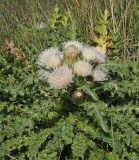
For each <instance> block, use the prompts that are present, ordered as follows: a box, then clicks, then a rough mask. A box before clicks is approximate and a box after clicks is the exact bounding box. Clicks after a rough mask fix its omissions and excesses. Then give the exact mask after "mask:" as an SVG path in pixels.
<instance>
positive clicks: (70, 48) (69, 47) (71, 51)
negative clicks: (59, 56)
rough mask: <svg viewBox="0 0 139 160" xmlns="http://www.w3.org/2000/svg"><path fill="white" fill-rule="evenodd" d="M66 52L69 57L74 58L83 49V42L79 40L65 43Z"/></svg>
mask: <svg viewBox="0 0 139 160" xmlns="http://www.w3.org/2000/svg"><path fill="white" fill-rule="evenodd" d="M63 47H64V54H65V55H66V56H67V57H70V58H74V57H76V56H77V55H78V54H79V53H80V52H81V49H82V44H81V43H80V42H78V41H68V42H64V43H63Z"/></svg>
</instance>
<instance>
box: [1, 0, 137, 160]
mask: <svg viewBox="0 0 139 160" xmlns="http://www.w3.org/2000/svg"><path fill="white" fill-rule="evenodd" d="M20 2H21V1H20ZM32 2H34V1H32ZM38 2H39V1H38ZM84 2H85V1H84ZM0 3H2V2H0ZM11 3H14V4H15V1H12V2H11ZM119 3H123V2H121V1H119ZM119 3H118V4H119ZM15 6H19V5H18V3H17V1H16V4H15ZM119 6H120V7H121V6H122V5H119ZM7 7H8V6H7ZM49 7H50V6H49ZM49 7H48V8H49ZM11 8H12V7H11ZM25 8H27V7H25ZM28 8H29V7H28ZM32 8H33V7H32ZM34 8H36V7H34ZM42 8H43V5H42ZM18 9H20V7H19V8H18ZM22 9H23V8H22ZM22 9H21V11H22ZM54 9H55V11H54V12H53V13H52V14H51V15H52V17H51V16H50V17H51V18H52V19H51V18H50V24H51V25H50V26H49V25H48V27H47V28H45V29H43V30H39V29H36V28H35V27H34V26H33V25H34V23H35V22H36V15H34V17H33V19H32V20H31V21H30V22H31V23H32V22H34V23H32V24H28V25H26V23H25V22H22V17H24V16H23V15H22V14H23V13H25V12H23V13H22V12H21V13H22V14H21V13H20V12H18V14H19V15H20V16H21V15H22V16H21V17H20V18H19V17H18V18H17V17H16V18H15V13H13V14H12V16H11V17H10V13H12V12H10V13H9V11H10V7H9V10H7V12H5V8H4V9H3V10H2V14H1V15H0V16H1V21H2V29H1V31H2V32H1V33H2V39H4V38H5V35H6V37H7V36H10V37H11V38H12V39H13V40H14V42H15V44H16V45H17V47H19V48H22V50H23V52H24V53H25V55H26V57H28V60H29V62H30V64H31V66H32V69H31V71H29V70H28V68H27V66H26V64H25V62H24V60H19V61H16V60H15V57H14V56H13V55H12V54H11V52H10V51H9V50H8V49H7V48H5V47H3V48H2V47H1V48H0V159H1V160H10V159H11V160H12V159H16V160H73V159H74V160H138V159H139V143H138V142H139V76H138V75H139V67H138V65H137V64H136V63H133V62H131V61H127V62H126V63H123V62H122V61H121V60H120V53H121V50H122V49H123V42H121V41H122V38H121V36H120V32H119V34H117V35H116V34H112V35H111V37H112V41H113V44H112V54H111V55H112V56H111V57H110V58H109V60H108V62H107V63H106V64H104V67H106V68H107V69H108V73H109V80H108V81H106V82H103V83H97V82H90V83H89V82H88V83H81V82H77V83H79V85H78V84H77V86H76V88H75V86H71V88H70V89H69V90H68V91H67V90H60V91H58V90H52V89H51V90H50V88H49V87H47V84H44V83H41V82H40V81H39V80H38V77H37V67H36V58H37V57H38V54H39V53H40V52H41V51H42V50H43V49H44V48H47V47H51V46H55V47H62V46H60V44H61V42H63V41H65V40H67V39H75V38H79V40H82V41H86V37H85V35H86V32H85V30H84V25H85V24H84V22H83V20H82V21H81V22H79V21H80V18H79V17H78V19H76V17H74V16H73V15H74V14H72V20H71V19H70V18H69V17H68V16H67V15H66V14H65V13H66V12H62V11H61V10H60V8H59V7H58V6H55V7H54ZM121 12H123V10H122V8H121ZM4 13H7V15H5V17H7V19H4V18H3V15H4ZM28 13H30V12H28ZM31 13H32V12H31ZM33 13H34V14H35V13H36V12H35V11H34V10H33ZM37 13H38V12H37ZM37 13H36V14H37ZM63 13H64V14H63ZM116 13H117V12H116ZM132 14H133V15H134V16H135V19H136V20H138V19H137V17H138V16H137V15H138V7H137V6H136V7H135V9H133V11H132ZM116 16H119V15H117V14H116ZM9 17H10V18H9ZM13 17H14V18H13ZM27 17H29V16H27ZM27 17H24V18H26V19H28V18H27ZM96 18H98V17H96ZM120 18H121V17H120ZM120 18H119V19H120ZM132 18H133V17H132ZM135 19H132V22H133V21H134V20H135ZM4 20H5V21H4ZM128 20H129V19H128ZM15 21H16V23H15ZM71 21H72V22H71ZM20 22H22V23H20ZM26 22H29V20H27V21H26ZM134 23H135V22H134ZM134 23H132V24H134ZM8 24H9V25H8ZM16 24H18V25H16ZM83 24H84V25H83ZM135 24H136V23H135ZM136 25H137V24H136ZM136 25H134V29H135V30H136ZM15 26H16V28H15ZM3 28H4V30H3ZM14 28H15V30H14ZM13 30H14V32H13ZM127 30H128V31H129V30H131V32H130V33H132V32H133V30H132V27H131V23H129V25H128V28H127ZM132 36H133V37H132V40H133V39H134V40H135V41H133V42H132V43H131V44H133V43H135V42H136V37H135V34H133V35H132ZM87 42H88V41H87ZM132 47H133V45H132ZM80 83H81V84H80ZM76 89H78V90H80V91H82V92H83V93H84V100H83V101H82V103H77V102H76V103H75V102H74V101H72V98H71V97H72V95H73V93H74V92H75V90H76Z"/></svg>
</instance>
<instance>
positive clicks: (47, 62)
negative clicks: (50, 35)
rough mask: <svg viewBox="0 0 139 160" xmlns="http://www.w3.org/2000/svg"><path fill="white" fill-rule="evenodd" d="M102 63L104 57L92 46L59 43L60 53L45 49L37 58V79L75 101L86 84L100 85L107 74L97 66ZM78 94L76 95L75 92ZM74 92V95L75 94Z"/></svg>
mask: <svg viewBox="0 0 139 160" xmlns="http://www.w3.org/2000/svg"><path fill="white" fill-rule="evenodd" d="M105 62H106V55H105V54H104V53H101V52H100V51H98V50H97V49H96V48H95V47H92V46H87V45H85V44H83V43H80V42H78V41H68V42H64V43H63V50H62V51H60V50H59V49H58V48H48V49H46V50H45V51H44V52H42V53H41V54H40V55H39V58H38V65H39V71H38V77H39V79H40V80H42V81H43V82H46V85H48V87H50V88H52V89H56V90H61V89H65V90H66V91H68V92H69V91H71V92H69V94H70V96H69V97H72V98H71V99H73V97H75V99H77V100H78V99H79V98H82V96H78V94H77V93H80V94H81V95H82V94H84V91H83V88H82V87H84V85H86V84H87V83H88V82H90V83H92V84H93V83H95V82H104V81H106V80H107V77H108V75H107V74H108V73H107V72H105V71H104V69H100V68H101V67H99V66H100V65H101V64H102V63H105ZM77 91H78V92H77ZM75 93H76V94H75Z"/></svg>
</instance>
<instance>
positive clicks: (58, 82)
mask: <svg viewBox="0 0 139 160" xmlns="http://www.w3.org/2000/svg"><path fill="white" fill-rule="evenodd" d="M72 79H73V74H72V69H70V68H69V67H68V66H60V67H58V68H56V69H54V71H53V72H52V73H51V74H50V75H49V78H48V82H49V84H50V86H51V87H52V88H56V89H62V88H66V87H67V86H68V85H69V84H70V83H71V82H72Z"/></svg>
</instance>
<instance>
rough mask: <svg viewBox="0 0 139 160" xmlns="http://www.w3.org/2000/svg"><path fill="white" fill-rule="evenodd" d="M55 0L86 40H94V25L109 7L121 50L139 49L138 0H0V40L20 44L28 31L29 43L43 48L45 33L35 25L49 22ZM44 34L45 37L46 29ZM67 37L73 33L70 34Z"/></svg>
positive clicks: (129, 52) (134, 50) (112, 30)
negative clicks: (40, 31) (41, 32)
mask: <svg viewBox="0 0 139 160" xmlns="http://www.w3.org/2000/svg"><path fill="white" fill-rule="evenodd" d="M56 3H57V5H58V7H59V9H60V12H61V14H65V15H66V16H67V18H68V19H69V22H70V23H71V24H72V25H71V26H70V27H71V28H72V29H71V32H75V31H74V30H75V29H74V26H76V32H80V35H79V38H80V39H82V40H84V41H87V43H91V40H92V39H93V38H94V37H95V26H96V25H97V23H98V20H99V19H100V16H102V15H103V13H104V9H108V11H109V19H110V23H111V24H110V35H111V37H112V38H113V37H115V36H118V40H120V41H121V45H122V53H121V54H130V55H132V54H134V53H136V52H137V48H138V36H139V30H138V25H139V20H138V16H139V2H138V1H137V0H125V1H120V0H99V1H98V0H86V1H83V0H80V1H79V0H74V1H67V0H62V1H50V0H48V1H45V0H30V1H29V0H25V1H21V0H12V1H11V0H6V1H5V0H2V1H1V2H0V24H1V26H0V36H1V43H3V42H4V40H5V38H6V37H9V38H12V39H14V40H15V41H18V43H17V44H18V45H19V46H21V44H22V43H26V42H28V39H29V38H28V35H29V34H31V36H32V37H33V38H31V39H32V41H31V42H30V45H32V44H33V45H34V46H35V47H37V48H38V49H42V48H44V47H45V46H44V44H43V37H39V36H38V33H36V30H35V29H34V28H35V27H34V26H35V25H36V24H37V23H39V22H41V21H43V22H45V23H46V24H48V22H49V19H51V15H52V12H53V8H54V5H55V4H56ZM73 23H75V24H74V25H73ZM83 33H84V34H83ZM61 34H62V33H60V35H61ZM70 34H72V33H70ZM65 35H66V34H65ZM43 36H44V37H45V32H44V33H43ZM66 36H67V35H66ZM76 36H77V37H75V38H78V35H76ZM67 38H71V37H68V36H67ZM73 38H74V36H73Z"/></svg>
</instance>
